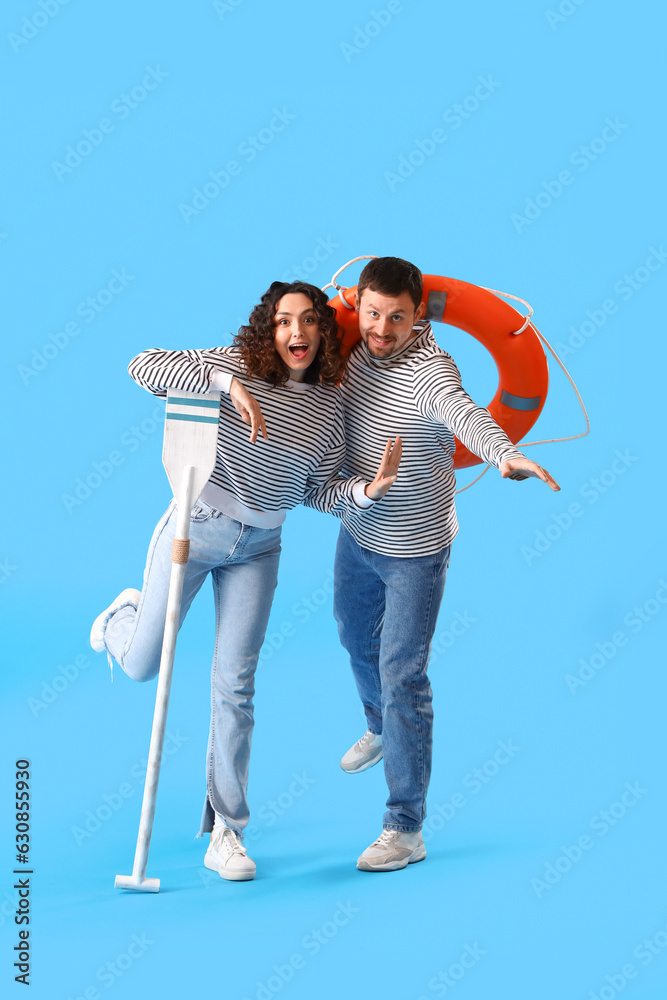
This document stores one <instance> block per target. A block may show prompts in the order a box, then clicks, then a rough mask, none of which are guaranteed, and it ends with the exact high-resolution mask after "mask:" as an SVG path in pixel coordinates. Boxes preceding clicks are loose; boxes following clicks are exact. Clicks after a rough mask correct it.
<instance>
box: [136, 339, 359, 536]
mask: <svg viewBox="0 0 667 1000" xmlns="http://www.w3.org/2000/svg"><path fill="white" fill-rule="evenodd" d="M128 371H129V373H130V375H131V376H132V378H133V379H134V381H135V382H137V383H138V384H139V385H140V386H142V387H143V388H144V389H148V391H149V392H152V393H153V395H155V396H166V394H167V389H184V390H187V391H188V392H201V393H206V392H210V391H211V390H214V389H222V390H225V391H226V392H228V391H229V385H230V384H231V378H232V376H235V377H236V378H237V379H238V380H239V382H241V383H242V384H243V385H244V386H245V387H246V388H247V389H248V391H249V392H251V393H252V395H253V396H254V397H255V399H256V400H257V401H258V403H259V405H260V407H261V409H262V413H263V415H264V420H265V421H266V427H267V432H268V440H264V438H263V437H262V435H261V434H260V435H259V437H258V438H257V441H256V442H255V444H250V428H249V426H248V424H245V423H244V422H243V421H242V419H241V417H240V415H239V414H238V413H237V411H236V410H235V409H234V407H233V405H232V402H231V400H230V399H229V396H228V395H225V392H224V391H223V392H222V393H221V399H220V428H219V431H218V450H217V458H216V464H215V469H214V471H213V473H212V475H211V478H210V479H209V482H208V483H207V484H206V486H205V487H204V490H203V492H202V494H201V498H202V499H203V500H205V501H206V502H207V503H209V504H211V506H213V507H217V508H218V509H219V510H222V511H223V513H225V514H227V515H228V516H229V517H234V518H236V520H239V521H242V522H243V523H245V524H253V525H257V526H258V527H265V528H273V527H277V526H278V525H279V524H281V523H282V522H283V521H284V519H285V511H286V510H291V508H293V507H296V505H297V504H300V503H304V504H306V505H307V506H309V507H314V508H315V509H316V510H319V511H323V512H328V513H332V514H336V515H337V516H338V517H341V516H342V515H343V513H344V512H345V511H346V510H347V509H348V507H351V508H353V509H355V510H356V511H358V512H359V513H362V510H363V508H364V507H370V506H371V505H372V501H370V500H368V499H367V498H366V497H365V495H364V487H365V485H366V480H364V479H362V478H360V477H358V476H351V477H348V478H341V476H340V469H341V465H342V463H343V459H344V455H345V429H344V420H343V407H342V401H341V395H340V391H339V389H338V388H337V387H336V386H331V385H308V384H306V383H304V382H294V381H292V380H290V381H289V382H288V383H287V385H285V386H278V387H275V388H274V387H273V386H271V385H270V384H269V383H268V382H265V381H263V380H261V379H251V378H249V377H248V376H247V375H246V374H245V372H244V370H243V368H242V367H241V359H240V354H239V352H238V351H237V350H236V349H234V348H225V347H213V348H211V349H210V350H202V351H196V350H190V351H163V350H159V349H157V348H155V349H151V350H148V351H143V352H142V353H141V354H139V355H137V357H136V358H133V359H132V361H131V362H130V364H129V367H128ZM374 476H375V473H373V475H372V476H371V480H372V479H373V478H374Z"/></svg>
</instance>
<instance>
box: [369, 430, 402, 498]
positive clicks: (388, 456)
mask: <svg viewBox="0 0 667 1000" xmlns="http://www.w3.org/2000/svg"><path fill="white" fill-rule="evenodd" d="M402 454H403V442H402V441H401V439H400V437H397V438H396V439H395V440H394V441H393V443H392V440H391V438H389V440H388V441H387V444H386V445H385V449H384V454H383V456H382V459H381V461H380V465H379V466H378V470H377V472H376V474H375V479H374V480H373V482H372V483H369V484H368V485H367V487H366V491H365V492H366V496H367V497H369V499H371V500H380V498H381V497H383V496H384V495H385V493H387V492H388V491H389V489H390V488H391V486H392V485H393V484H394V483H395V482H396V474H397V472H398V467H399V465H400V464H401V455H402Z"/></svg>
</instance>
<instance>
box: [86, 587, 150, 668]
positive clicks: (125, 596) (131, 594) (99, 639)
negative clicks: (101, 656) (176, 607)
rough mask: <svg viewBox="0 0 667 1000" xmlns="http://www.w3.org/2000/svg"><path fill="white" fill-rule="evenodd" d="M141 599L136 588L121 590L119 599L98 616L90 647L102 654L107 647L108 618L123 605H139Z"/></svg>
mask: <svg viewBox="0 0 667 1000" xmlns="http://www.w3.org/2000/svg"><path fill="white" fill-rule="evenodd" d="M140 597H141V591H140V590H136V589H135V588H134V587H128V589H127V590H121V592H120V594H119V595H118V597H117V598H116V599H115V600H114V601H113V602H112V603H111V604H110V605H109V607H108V608H105V609H104V611H103V612H102V614H101V615H98V616H97V618H96V619H95V621H94V622H93V627H92V628H91V630H90V645H91V646H92V647H93V649H94V650H95V652H96V653H101V652H102V651H103V650H104V649H105V648H106V647H105V645H104V622H105V621H106V619H107V616H109V615H111V614H113V612H114V611H117V610H118V608H120V607H122V606H123V604H130V603H132V604H139V598H140Z"/></svg>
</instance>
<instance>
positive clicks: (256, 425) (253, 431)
mask: <svg viewBox="0 0 667 1000" xmlns="http://www.w3.org/2000/svg"><path fill="white" fill-rule="evenodd" d="M229 398H230V399H231V401H232V405H233V407H234V409H235V410H237V412H238V413H240V414H241V419H242V420H243V422H244V423H245V424H250V444H254V443H255V441H256V440H257V435H258V434H259V432H260V431H261V432H262V436H263V437H264V439H265V440H266V441H268V440H269V435H268V434H267V433H266V424H265V423H264V417H263V416H262V411H261V409H260V406H259V403H258V402H257V400H256V399H255V397H254V396H253V395H251V393H249V392H248V390H247V389H246V388H245V386H243V385H241V383H240V382H239V380H238V379H237V378H233V379H232V384H231V385H230V387H229Z"/></svg>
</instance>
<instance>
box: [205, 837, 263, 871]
mask: <svg viewBox="0 0 667 1000" xmlns="http://www.w3.org/2000/svg"><path fill="white" fill-rule="evenodd" d="M204 865H205V866H206V867H207V868H210V869H211V871H214V872H218V874H219V875H220V878H226V879H230V881H232V882H248V881H250V879H252V878H254V877H255V872H256V870H257V866H256V864H255V862H254V861H253V860H252V858H249V857H248V852H247V851H246V849H245V847H244V846H243V844H242V843H241V841H240V840H239V838H238V836H237V834H236V833H235V832H234V831H233V830H231V829H230V828H229V827H228V826H226V827H224V828H223V829H222V830H220V831H218V833H217V834H216V835H215V837H214V839H213V840H212V841H211V843H210V844H209V845H208V850H207V851H206V856H205V857H204Z"/></svg>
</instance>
